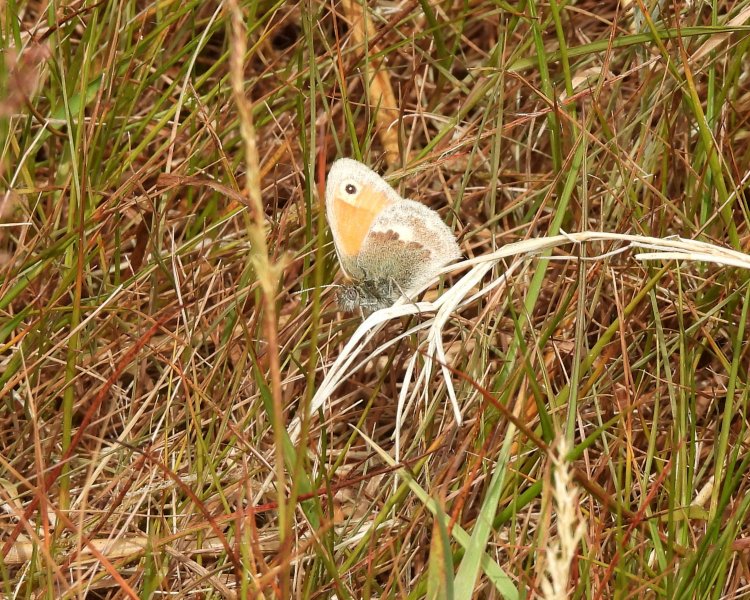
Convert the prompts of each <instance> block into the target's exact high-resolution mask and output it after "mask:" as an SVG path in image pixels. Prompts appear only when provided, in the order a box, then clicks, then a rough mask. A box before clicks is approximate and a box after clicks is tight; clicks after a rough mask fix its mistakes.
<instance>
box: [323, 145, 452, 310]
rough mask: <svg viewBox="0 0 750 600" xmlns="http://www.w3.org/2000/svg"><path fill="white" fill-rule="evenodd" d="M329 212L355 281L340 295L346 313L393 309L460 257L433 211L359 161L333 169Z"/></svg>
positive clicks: (344, 161)
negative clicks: (390, 307) (392, 185)
mask: <svg viewBox="0 0 750 600" xmlns="http://www.w3.org/2000/svg"><path fill="white" fill-rule="evenodd" d="M326 212H327V216H328V220H329V223H330V225H331V230H332V231H333V239H334V243H335V246H336V253H337V255H338V257H339V261H340V263H341V266H342V268H343V270H344V272H345V273H346V274H347V275H348V277H349V278H350V279H351V280H352V284H350V285H347V286H343V287H342V289H341V290H340V292H339V294H338V302H339V306H340V307H341V308H342V310H345V311H351V310H354V309H356V308H357V307H361V308H362V309H363V310H364V311H365V312H368V313H369V312H372V311H375V310H378V309H380V308H386V307H388V306H391V305H392V304H393V303H394V302H395V301H396V300H398V299H399V298H400V297H401V296H406V297H411V295H412V294H414V293H415V292H417V291H419V289H420V288H422V287H423V286H424V285H426V284H427V283H429V281H430V280H432V279H433V278H434V277H435V276H436V275H437V273H438V272H439V271H440V269H441V268H442V267H443V266H445V265H446V264H448V263H449V262H452V261H454V260H456V259H458V258H460V257H461V251H460V249H459V247H458V244H457V243H456V238H455V236H454V235H453V232H452V231H451V229H450V228H449V227H448V226H447V225H446V224H445V223H443V221H442V220H441V219H440V216H439V215H438V214H437V213H436V212H435V211H434V210H432V209H430V208H428V207H427V206H425V205H423V204H420V203H419V202H415V201H413V200H407V199H404V198H402V197H401V196H400V195H399V194H398V193H397V192H396V191H395V190H394V189H393V188H392V187H391V186H390V185H388V183H386V181H385V180H383V179H382V178H381V177H380V176H379V175H378V174H377V173H375V172H374V171H372V170H371V169H369V168H368V167H366V166H365V165H363V164H362V163H359V162H357V161H354V160H351V159H339V160H337V161H336V162H335V163H334V164H333V166H332V167H331V170H330V172H329V175H328V181H327V184H326Z"/></svg>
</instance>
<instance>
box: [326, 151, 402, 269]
mask: <svg viewBox="0 0 750 600" xmlns="http://www.w3.org/2000/svg"><path fill="white" fill-rule="evenodd" d="M401 200H402V199H401V196H399V195H398V193H397V192H396V191H395V190H394V189H393V188H392V187H391V186H389V185H388V184H387V183H386V182H385V181H384V180H383V179H382V178H381V177H380V176H379V175H378V174H377V173H375V171H373V170H371V169H369V168H368V167H366V166H365V165H363V164H362V163H360V162H357V161H356V160H351V159H348V158H340V159H339V160H337V161H336V162H334V163H333V165H332V166H331V170H330V172H329V173H328V180H327V182H326V213H327V217H328V223H329V224H330V226H331V232H332V233H333V241H334V245H335V246H336V254H337V255H338V257H339V261H340V262H341V266H342V267H343V269H344V271H345V272H346V273H347V275H349V276H351V277H356V274H355V273H353V272H352V271H351V269H352V268H354V267H356V257H357V255H358V254H359V252H360V250H361V248H362V244H363V243H364V240H365V237H366V236H367V233H368V231H369V230H370V228H371V227H372V224H373V222H374V221H375V219H376V218H377V217H378V215H380V214H381V213H382V212H383V211H384V210H385V209H386V208H388V207H389V206H391V205H393V204H395V203H397V202H400V201H401Z"/></svg>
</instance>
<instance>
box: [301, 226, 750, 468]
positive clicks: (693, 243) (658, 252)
mask: <svg viewBox="0 0 750 600" xmlns="http://www.w3.org/2000/svg"><path fill="white" fill-rule="evenodd" d="M589 242H623V243H624V244H625V245H624V246H622V247H621V248H619V249H617V250H615V251H613V252H609V253H607V254H603V255H600V256H595V257H587V258H586V260H589V261H590V260H601V259H603V258H604V257H606V256H611V255H612V254H616V253H621V252H626V251H628V250H632V249H635V250H637V252H636V254H635V255H634V258H635V259H636V260H640V261H648V260H688V261H698V262H708V263H716V264H720V265H726V266H734V267H740V268H743V269H750V256H749V255H747V254H744V253H742V252H737V251H735V250H730V249H728V248H724V247H721V246H717V245H715V244H709V243H706V242H700V241H697V240H689V239H683V238H679V237H673V238H655V237H647V236H639V235H626V234H619V233H606V232H598V231H596V232H595V231H582V232H580V233H570V234H568V233H565V234H562V235H556V236H551V237H545V238H534V239H530V240H524V241H521V242H516V243H513V244H507V245H505V246H503V247H502V248H500V249H499V250H498V251H496V252H493V253H491V254H487V255H484V256H480V257H477V258H473V259H471V260H467V261H464V262H461V263H458V264H455V265H452V266H450V267H447V268H446V269H444V272H453V271H458V270H461V269H465V268H467V267H470V269H469V271H468V272H467V273H466V274H465V275H463V276H462V277H461V278H460V279H459V280H458V281H457V282H456V283H455V284H454V285H453V286H451V287H450V288H449V289H448V290H447V291H446V292H445V293H444V294H442V295H441V296H440V297H439V298H437V299H436V300H434V301H431V302H427V301H423V302H409V303H404V301H403V300H401V301H399V302H398V303H396V304H395V305H394V306H392V307H390V308H386V309H383V310H380V311H377V312H375V313H373V314H372V315H370V316H369V317H368V318H367V319H365V320H364V321H363V322H362V324H361V325H360V326H359V327H358V328H357V330H356V331H355V332H354V333H353V334H352V337H351V338H350V339H349V341H348V342H347V343H346V345H345V346H344V348H343V349H342V350H341V353H340V354H339V355H338V357H337V358H336V360H335V361H334V362H333V364H332V365H331V366H330V367H329V369H328V372H327V373H326V376H325V377H324V379H323V381H322V382H321V383H320V386H319V387H318V389H317V391H316V393H315V395H314V396H313V399H312V402H311V403H310V408H309V411H310V412H309V414H311V415H312V414H315V413H316V412H317V411H318V410H320V409H321V408H322V407H323V406H325V405H326V403H328V402H329V401H330V400H331V399H332V398H333V394H334V392H335V391H336V389H337V388H338V387H339V386H340V385H341V384H342V383H343V382H344V381H346V380H347V378H349V377H350V376H351V375H352V374H353V373H355V372H356V371H357V370H359V369H361V368H362V367H363V366H364V365H366V364H367V363H368V362H369V361H370V360H372V359H373V358H375V357H377V356H379V355H381V354H383V353H384V352H385V351H386V350H387V349H388V348H389V347H391V346H393V345H394V344H397V343H398V342H399V341H400V340H401V339H403V338H406V337H408V336H411V335H413V334H417V333H418V334H419V335H420V336H421V339H420V340H419V342H418V344H419V350H420V351H419V352H415V353H414V354H413V355H412V357H411V358H410V359H409V361H408V363H407V365H406V369H405V371H404V377H403V380H402V381H401V387H400V389H401V391H400V394H399V399H398V405H397V409H396V433H395V435H396V449H395V450H396V452H395V454H396V457H397V458H398V457H399V456H400V438H399V432H400V430H401V425H402V422H403V418H404V415H405V413H406V408H407V407H408V406H409V405H410V403H411V401H412V400H414V399H416V398H419V397H424V396H425V395H426V394H427V392H428V385H429V384H430V383H431V382H432V374H433V370H435V369H437V370H438V371H439V372H440V374H441V375H442V379H443V383H444V385H445V387H446V391H447V394H448V398H449V399H450V402H451V407H452V409H453V413H454V416H455V418H456V421H457V422H458V423H460V422H461V408H460V405H459V402H458V398H457V397H456V391H455V388H454V386H453V381H452V377H451V373H450V369H449V368H448V366H447V364H446V363H447V361H446V353H445V347H444V345H443V330H444V328H445V325H446V323H448V320H449V319H450V318H451V316H452V315H454V314H455V313H458V312H460V311H462V310H463V309H465V308H467V307H468V306H471V305H473V304H474V303H475V302H476V301H477V300H478V299H479V298H482V297H484V296H486V295H487V294H489V293H490V292H491V291H493V290H495V289H497V288H501V287H504V286H505V285H506V284H507V282H508V281H509V278H510V276H511V275H512V274H513V273H514V272H515V271H516V270H517V269H518V268H519V267H521V266H522V265H523V264H524V262H525V261H527V260H528V259H530V258H534V257H539V254H540V253H543V252H545V251H547V250H551V249H553V248H558V247H562V246H566V245H571V244H574V245H575V244H585V243H589ZM510 257H514V258H515V260H513V261H512V262H511V263H510V266H508V267H507V268H506V270H505V272H503V273H502V274H501V275H500V276H498V277H496V278H495V279H494V280H492V281H490V282H488V283H487V284H485V285H484V286H482V287H481V288H480V289H479V290H478V291H477V286H478V285H479V283H480V282H481V281H482V280H483V279H484V278H485V276H486V275H487V273H489V272H490V271H492V269H493V268H495V267H496V266H498V265H499V264H500V263H501V262H502V261H504V260H505V259H507V258H510ZM539 258H544V259H547V260H552V257H549V256H544V257H539ZM554 258H555V259H560V258H564V259H566V260H571V259H572V260H577V259H578V257H577V256H573V255H571V256H566V257H559V256H558V257H554ZM418 314H421V315H426V314H429V315H432V316H431V317H429V318H427V319H423V320H420V321H419V322H417V323H416V324H415V325H414V326H412V327H410V328H409V329H407V330H405V331H403V332H402V333H400V334H399V335H397V336H395V337H393V338H391V339H389V340H387V341H385V342H384V343H382V344H381V345H379V346H377V347H376V348H375V349H374V350H372V351H371V352H370V353H369V354H366V355H364V356H363V353H364V351H365V349H366V348H369V347H370V342H372V340H373V339H375V337H376V336H377V334H378V332H379V331H380V330H381V329H382V328H383V326H384V325H385V324H386V323H387V322H389V321H391V320H393V319H398V318H401V317H404V316H407V315H418ZM420 354H424V356H425V360H423V361H422V362H421V366H420V367H418V357H419V356H420ZM412 382H414V385H410V384H411V383H412ZM299 430H300V420H299V419H298V418H296V419H294V420H293V421H292V423H291V425H290V427H289V432H290V435H291V437H292V440H294V441H296V440H297V438H298V435H299Z"/></svg>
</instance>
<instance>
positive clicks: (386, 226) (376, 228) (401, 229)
mask: <svg viewBox="0 0 750 600" xmlns="http://www.w3.org/2000/svg"><path fill="white" fill-rule="evenodd" d="M371 231H373V232H377V233H388V232H389V231H393V232H394V233H395V234H396V235H398V237H399V239H401V240H403V241H404V242H416V241H417V238H416V236H415V235H414V229H413V228H411V227H409V226H408V225H401V224H398V223H387V222H386V223H383V222H379V223H376V224H374V225H373V227H372V229H371Z"/></svg>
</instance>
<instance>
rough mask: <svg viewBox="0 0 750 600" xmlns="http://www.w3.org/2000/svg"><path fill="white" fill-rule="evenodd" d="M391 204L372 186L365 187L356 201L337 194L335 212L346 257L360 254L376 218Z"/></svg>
mask: <svg viewBox="0 0 750 600" xmlns="http://www.w3.org/2000/svg"><path fill="white" fill-rule="evenodd" d="M391 204H393V201H392V200H391V199H390V198H388V197H387V196H386V195H385V194H383V193H381V192H378V191H377V190H374V189H372V187H371V186H364V187H363V188H362V189H361V190H360V192H359V194H358V195H357V197H356V198H355V199H354V201H352V200H351V199H350V198H342V197H341V196H340V195H339V194H338V193H337V194H336V195H335V196H334V199H333V212H334V214H335V215H336V225H337V229H338V234H339V235H338V237H339V246H340V251H341V253H342V254H344V255H346V256H354V255H356V254H358V253H359V250H360V248H361V247H362V242H363V241H364V239H365V236H366V235H367V232H368V231H369V230H370V225H372V222H373V221H374V220H375V217H377V216H378V215H379V214H380V213H381V212H382V211H383V210H384V209H385V208H387V207H388V206H390V205H391Z"/></svg>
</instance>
